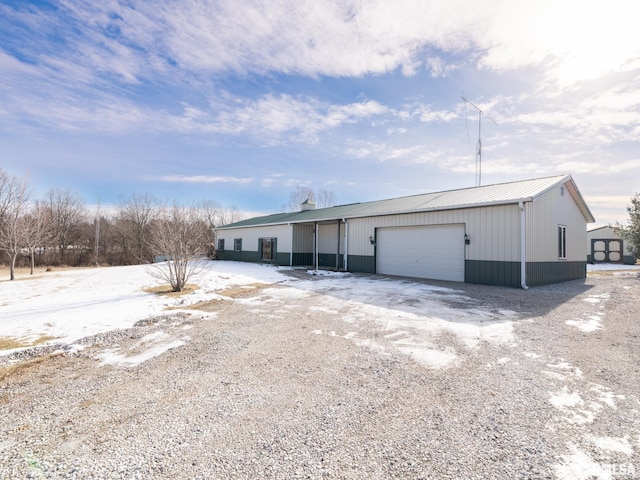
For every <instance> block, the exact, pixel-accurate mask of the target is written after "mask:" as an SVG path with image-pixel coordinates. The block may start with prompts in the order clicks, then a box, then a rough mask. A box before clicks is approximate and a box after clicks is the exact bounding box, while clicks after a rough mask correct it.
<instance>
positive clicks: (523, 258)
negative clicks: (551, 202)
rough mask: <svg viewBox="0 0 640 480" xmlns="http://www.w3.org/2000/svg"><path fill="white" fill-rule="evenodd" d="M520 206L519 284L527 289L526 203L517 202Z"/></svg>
mask: <svg viewBox="0 0 640 480" xmlns="http://www.w3.org/2000/svg"><path fill="white" fill-rule="evenodd" d="M518 206H519V207H520V286H521V287H522V288H523V289H524V290H527V289H528V288H529V287H527V209H526V203H524V202H522V201H521V202H519V203H518Z"/></svg>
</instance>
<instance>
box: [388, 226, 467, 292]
mask: <svg viewBox="0 0 640 480" xmlns="http://www.w3.org/2000/svg"><path fill="white" fill-rule="evenodd" d="M376 271H377V272H378V273H382V274H385V275H399V276H403V277H417V278H431V279H434V280H451V281H455V282H464V225H431V226H428V227H393V228H379V229H378V230H377V233H376Z"/></svg>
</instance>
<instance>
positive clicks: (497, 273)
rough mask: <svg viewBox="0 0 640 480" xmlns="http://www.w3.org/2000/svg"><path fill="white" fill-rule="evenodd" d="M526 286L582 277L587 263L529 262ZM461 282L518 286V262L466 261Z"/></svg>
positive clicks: (585, 272) (584, 275)
mask: <svg viewBox="0 0 640 480" xmlns="http://www.w3.org/2000/svg"><path fill="white" fill-rule="evenodd" d="M526 268H527V277H526V283H527V286H528V287H535V286H537V285H548V284H551V283H559V282H566V281H568V280H576V279H580V278H586V276H587V262H586V261H585V262H535V263H534V262H529V263H527V267H526ZM464 277H465V278H464V281H465V282H467V283H480V284H483V285H498V286H505V287H520V286H521V285H520V262H493V261H487V260H466V261H465V276H464Z"/></svg>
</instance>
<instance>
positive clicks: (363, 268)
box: [334, 255, 376, 273]
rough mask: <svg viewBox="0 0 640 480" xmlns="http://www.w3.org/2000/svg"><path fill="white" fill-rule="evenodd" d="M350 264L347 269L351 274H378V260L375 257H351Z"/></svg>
mask: <svg viewBox="0 0 640 480" xmlns="http://www.w3.org/2000/svg"><path fill="white" fill-rule="evenodd" d="M334 259H335V257H334ZM348 263H349V264H348V265H347V268H348V270H349V271H350V272H354V273H376V258H375V257H374V256H366V255H349V258H348Z"/></svg>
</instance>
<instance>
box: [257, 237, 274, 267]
mask: <svg viewBox="0 0 640 480" xmlns="http://www.w3.org/2000/svg"><path fill="white" fill-rule="evenodd" d="M265 241H268V242H270V243H271V258H264V244H265ZM277 246H278V238H277V237H260V238H259V239H258V254H259V257H260V261H261V262H271V263H274V262H275V261H276V257H277V251H278V250H277Z"/></svg>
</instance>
